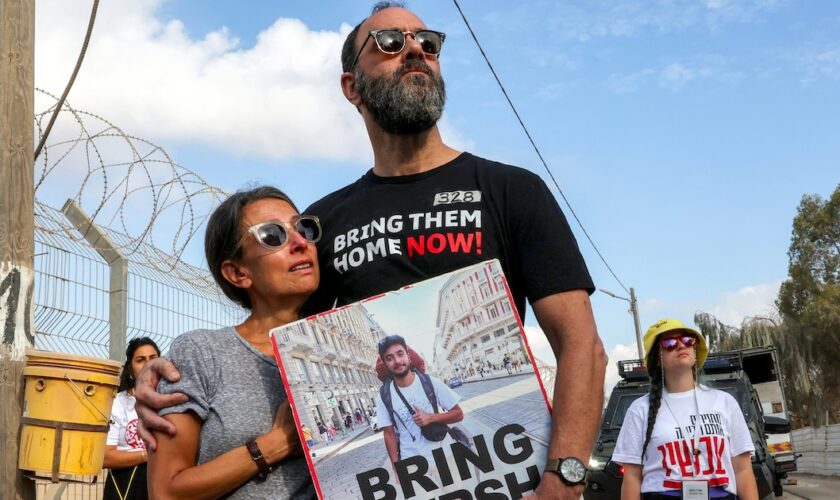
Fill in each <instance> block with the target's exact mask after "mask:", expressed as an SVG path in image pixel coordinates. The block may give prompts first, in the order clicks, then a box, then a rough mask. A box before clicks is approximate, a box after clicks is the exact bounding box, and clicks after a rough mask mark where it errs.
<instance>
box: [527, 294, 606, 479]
mask: <svg viewBox="0 0 840 500" xmlns="http://www.w3.org/2000/svg"><path fill="white" fill-rule="evenodd" d="M534 313H535V315H536V316H537V320H538V321H539V323H540V326H541V327H542V329H543V331H544V332H545V334H546V337H547V338H548V341H549V342H550V343H551V346H552V349H553V350H554V353H555V355H556V357H557V375H556V378H555V383H554V400H553V411H552V435H551V442H550V444H549V449H548V455H549V457H550V458H560V457H564V458H565V457H577V458H579V459H580V460H582V461H583V462H584V463H586V462H587V461H588V459H589V455H590V453H591V452H592V443H593V442H594V441H595V433H596V431H597V429H598V422H599V421H600V418H601V408H602V407H603V401H604V374H605V372H606V366H607V356H606V353H605V352H604V346H603V344H602V343H601V339H600V338H598V332H597V330H596V328H595V320H594V318H593V316H592V307H591V305H590V303H589V296H588V294H587V293H586V292H585V291H583V290H573V291H570V292H563V293H559V294H555V295H552V296H549V297H545V298H543V299H540V300H539V301H537V302H535V303H534Z"/></svg>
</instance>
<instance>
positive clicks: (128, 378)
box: [117, 337, 160, 391]
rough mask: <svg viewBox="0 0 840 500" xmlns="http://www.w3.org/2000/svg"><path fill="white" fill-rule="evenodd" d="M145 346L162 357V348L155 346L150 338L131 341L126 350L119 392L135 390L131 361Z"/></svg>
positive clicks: (138, 338)
mask: <svg viewBox="0 0 840 500" xmlns="http://www.w3.org/2000/svg"><path fill="white" fill-rule="evenodd" d="M144 345H150V346H152V347H154V348H155V352H156V353H157V355H158V356H160V347H158V345H157V344H155V341H154V340H152V339H150V338H149V337H137V338H134V339H131V341H130V342H129V343H128V345H127V346H126V348H125V364H124V365H123V367H122V373H120V386H119V387H118V388H117V391H127V390H129V389H134V383H135V380H134V374H133V373H131V360H132V359H134V353H135V352H137V349H139V348H141V347H143V346H144Z"/></svg>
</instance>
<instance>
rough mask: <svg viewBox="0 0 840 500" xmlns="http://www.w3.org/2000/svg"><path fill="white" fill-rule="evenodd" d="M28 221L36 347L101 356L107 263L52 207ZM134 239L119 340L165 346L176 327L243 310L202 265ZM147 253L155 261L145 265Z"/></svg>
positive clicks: (226, 321) (105, 340)
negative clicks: (31, 227) (32, 228)
mask: <svg viewBox="0 0 840 500" xmlns="http://www.w3.org/2000/svg"><path fill="white" fill-rule="evenodd" d="M35 227H36V230H35V299H34V302H35V332H36V336H35V345H36V347H37V348H39V349H45V350H49V351H58V352H66V353H75V354H84V355H88V356H98V357H108V353H109V343H110V333H109V327H110V323H109V322H110V320H111V313H112V310H110V308H109V304H110V295H111V285H110V272H111V271H110V268H109V263H108V262H106V261H105V260H104V258H103V257H102V256H101V255H100V254H99V253H97V251H96V250H95V249H94V248H93V247H92V246H91V245H90V244H88V243H87V242H86V241H85V240H84V239H83V238H82V235H81V234H80V233H79V232H78V231H77V230H76V229H75V227H74V226H73V224H71V223H70V222H69V221H68V220H67V218H66V217H65V215H64V214H63V213H62V212H60V211H58V210H56V209H54V208H51V207H48V206H46V205H44V204H41V203H39V204H37V206H36V214H35ZM105 232H106V233H107V235H108V237H109V238H110V239H111V240H113V241H114V243H115V244H117V245H128V244H130V242H129V241H128V238H127V237H126V236H125V235H122V234H120V233H118V232H115V231H112V230H105ZM136 244H138V245H141V246H143V247H144V248H142V249H141V250H142V251H139V252H134V253H132V254H130V255H128V256H127V257H126V260H127V264H128V266H127V267H128V280H127V285H128V287H127V290H126V296H127V300H126V310H125V311H123V312H122V313H123V314H125V318H126V331H125V338H126V339H128V340H130V339H132V338H134V337H141V336H146V337H151V338H152V339H153V340H154V341H155V342H156V343H157V344H158V345H159V346H160V348H161V350H162V351H164V352H165V351H166V350H167V349H168V347H169V344H170V343H171V342H172V339H174V338H175V337H176V336H178V335H180V334H181V333H183V332H186V331H189V330H193V329H196V328H219V327H222V326H227V325H232V324H235V323H237V322H239V321H241V320H242V319H243V318H244V310H243V309H241V308H239V307H238V306H236V305H234V304H232V303H231V302H230V301H228V300H227V298H225V297H224V295H222V293H221V292H220V291H219V290H218V288H217V287H216V285H215V283H214V282H213V280H212V278H211V277H210V274H209V273H208V272H207V271H206V270H203V269H200V268H197V267H195V266H191V265H189V264H186V263H184V262H183V261H180V262H175V260H176V259H175V258H174V257H172V256H170V255H167V254H166V253H164V252H162V251H160V250H158V249H156V248H153V247H151V245H148V244H147V243H143V242H140V243H136ZM150 255H153V256H155V257H154V258H156V260H157V262H158V264H160V265H156V266H152V265H150V264H149V263H148V259H149V256H150ZM162 269H171V272H168V273H167V272H164V271H162ZM122 350H124V346H122V347H121V349H120V351H122Z"/></svg>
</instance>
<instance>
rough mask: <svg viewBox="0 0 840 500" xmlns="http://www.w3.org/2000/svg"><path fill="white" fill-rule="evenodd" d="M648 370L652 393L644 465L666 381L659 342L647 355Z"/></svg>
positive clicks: (643, 451) (649, 401)
mask: <svg viewBox="0 0 840 500" xmlns="http://www.w3.org/2000/svg"><path fill="white" fill-rule="evenodd" d="M647 369H648V376H649V377H650V391H649V392H648V403H649V405H648V420H647V431H646V432H645V444H643V445H642V463H644V460H645V452H646V451H647V446H648V443H650V437H651V435H652V434H653V426H654V425H656V414H657V413H659V407H660V405H661V404H662V386H663V385H664V384H665V381H664V380H662V360H661V359H660V357H659V342H654V343H653V347H652V348H651V350H650V352H649V353H648V355H647Z"/></svg>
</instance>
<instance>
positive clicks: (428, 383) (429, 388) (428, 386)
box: [416, 372, 438, 413]
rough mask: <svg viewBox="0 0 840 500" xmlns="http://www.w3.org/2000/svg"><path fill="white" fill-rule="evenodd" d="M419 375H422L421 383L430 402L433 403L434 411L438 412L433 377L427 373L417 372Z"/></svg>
mask: <svg viewBox="0 0 840 500" xmlns="http://www.w3.org/2000/svg"><path fill="white" fill-rule="evenodd" d="M416 373H417V376H419V377H420V385H422V386H423V392H425V393H426V397H427V398H428V399H429V403H431V404H432V409H433V410H434V413H437V412H438V403H437V395H436V394H435V386H434V385H432V377H430V376H428V375H427V374H425V373H421V372H416Z"/></svg>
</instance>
